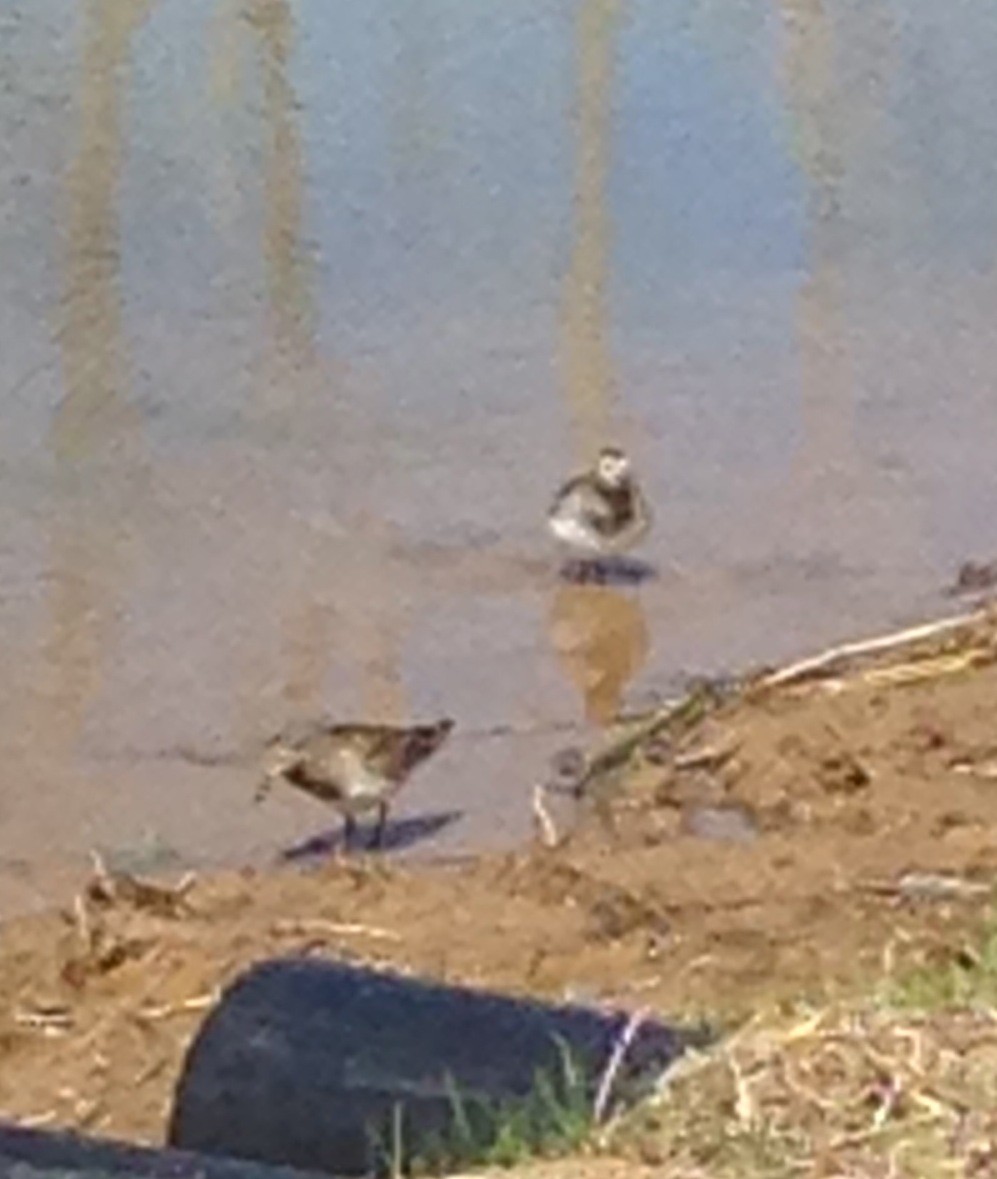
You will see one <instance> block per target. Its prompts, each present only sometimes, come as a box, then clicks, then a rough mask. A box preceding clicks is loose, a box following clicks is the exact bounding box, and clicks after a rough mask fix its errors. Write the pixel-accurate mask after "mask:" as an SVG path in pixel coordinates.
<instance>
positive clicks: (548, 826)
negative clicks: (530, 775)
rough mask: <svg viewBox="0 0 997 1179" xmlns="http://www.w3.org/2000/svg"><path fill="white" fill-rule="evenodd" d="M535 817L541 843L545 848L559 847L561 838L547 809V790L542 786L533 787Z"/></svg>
mask: <svg viewBox="0 0 997 1179" xmlns="http://www.w3.org/2000/svg"><path fill="white" fill-rule="evenodd" d="M533 817H534V819H535V820H536V824H537V829H538V831H539V833H540V842H541V843H542V844H543V845H544V847H551V848H553V847H557V845H558V843H559V842H560V836H559V835H558V833H557V828H556V827H555V826H554V820H553V819H552V818H551V817H550V811H549V810H548V809H547V803H546V790H545V788H544V786H543V785H542V784H540V785H538V786H534V787H533Z"/></svg>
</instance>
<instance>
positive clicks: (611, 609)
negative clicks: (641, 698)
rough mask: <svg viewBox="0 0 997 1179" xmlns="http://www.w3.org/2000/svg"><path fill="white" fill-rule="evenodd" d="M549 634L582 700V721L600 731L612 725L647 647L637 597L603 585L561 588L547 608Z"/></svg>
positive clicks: (645, 623)
mask: <svg viewBox="0 0 997 1179" xmlns="http://www.w3.org/2000/svg"><path fill="white" fill-rule="evenodd" d="M548 633H549V636H550V643H551V646H552V648H553V649H554V653H555V654H556V655H557V657H558V659H559V660H560V662H561V664H562V666H563V667H564V669H565V671H566V672H567V674H568V678H569V679H570V680H571V682H572V683H573V684H574V685H575V687H576V688H577V689H578V690H579V692H580V693H581V695H582V700H583V702H584V707H585V719H586V720H587V721H588V722H589V723H591V724H595V725H598V726H600V727H605V726H607V725H609V724H611V723H612V722H613V720H614V719H615V718H616V717H617V715H618V714H619V711H620V703H621V701H622V699H623V693H624V691H625V690H626V688H627V685H628V684H629V683H630V681H631V680H632V679H633V678H634V676H635V675H636V674H637V673H638V672H639V671H640V669H641V668H642V667H643V665H644V663H645V661H646V659H647V653H648V649H649V646H650V639H649V635H648V629H647V622H646V620H645V618H644V611H643V609H642V608H641V605H640V602H639V600H638V598H637V596H636V594H632V593H626V592H624V591H623V590H621V589H617V588H615V587H613V586H608V585H571V584H568V585H562V586H561V587H559V589H558V591H557V593H556V594H555V596H554V601H553V604H552V606H551V611H550V617H549V620H548Z"/></svg>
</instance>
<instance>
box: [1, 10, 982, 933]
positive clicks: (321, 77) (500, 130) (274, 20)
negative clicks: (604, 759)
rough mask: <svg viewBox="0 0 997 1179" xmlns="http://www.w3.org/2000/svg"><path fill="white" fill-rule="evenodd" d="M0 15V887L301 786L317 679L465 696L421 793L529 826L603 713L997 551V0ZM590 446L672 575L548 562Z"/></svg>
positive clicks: (340, 692)
mask: <svg viewBox="0 0 997 1179" xmlns="http://www.w3.org/2000/svg"><path fill="white" fill-rule="evenodd" d="M3 8H4V11H3V13H2V14H0V143H2V144H3V151H2V152H0V258H2V262H3V265H2V266H0V340H2V344H3V347H2V352H0V399H2V412H3V430H2V431H0V472H2V487H3V495H2V497H0V589H2V593H0V642H2V644H3V650H4V654H5V661H4V666H5V675H4V677H3V682H2V687H0V750H2V755H3V767H4V772H3V777H2V779H0V911H5V912H6V911H12V910H13V909H16V908H19V907H24V906H29V905H35V904H39V903H42V902H44V901H45V899H46V898H48V897H50V896H51V895H53V894H54V892H55V891H57V890H58V889H59V888H60V887H61V886H62V884H63V883H64V882H65V881H66V880H69V879H71V878H72V874H73V873H76V872H78V870H79V860H80V857H81V856H83V855H84V854H85V853H86V852H87V850H88V849H89V848H91V847H102V848H104V849H107V850H111V851H117V852H118V853H119V854H121V852H122V849H124V850H130V851H131V853H132V855H133V856H134V857H136V858H137V859H139V860H141V859H142V858H143V857H144V858H145V859H147V860H149V861H150V862H151V861H157V862H166V861H169V859H170V853H171V852H172V853H173V855H174V857H175V858H176V860H177V862H181V861H182V862H186V863H194V864H204V863H210V862H222V861H225V862H235V861H246V860H248V861H253V862H265V861H266V860H267V859H268V858H269V857H271V856H272V855H274V854H275V853H276V852H278V851H279V850H280V849H281V848H286V847H287V846H288V845H291V844H293V843H294V842H295V841H296V840H300V839H303V838H305V837H307V836H308V835H309V834H313V833H314V832H315V831H316V830H320V829H321V828H322V827H323V826H326V825H327V823H326V819H327V815H326V813H325V812H324V811H322V810H321V809H320V808H318V807H317V806H315V805H313V804H312V803H311V802H310V801H309V800H307V799H303V798H299V797H294V796H292V795H291V794H290V793H287V794H286V795H285V796H284V797H283V798H280V799H278V798H277V797H276V796H275V797H274V800H273V802H272V803H271V804H270V805H269V806H268V807H266V808H254V807H253V806H252V805H251V804H250V797H251V792H252V785H253V768H252V758H253V748H254V745H255V744H256V743H258V742H259V741H260V739H261V738H262V737H264V736H266V735H268V733H269V732H270V731H271V730H272V729H273V728H274V726H276V725H279V724H281V723H282V722H284V721H285V720H286V719H288V718H290V717H300V716H309V715H313V714H318V713H323V712H328V713H331V714H335V715H337V716H344V717H346V716H349V717H380V718H384V719H400V718H403V717H404V718H407V717H415V716H418V717H432V716H434V715H436V714H437V713H441V712H450V713H453V714H454V715H455V716H456V718H457V720H458V722H459V725H460V730H461V732H460V735H459V736H457V737H455V738H454V740H453V741H452V743H451V744H450V746H449V747H448V748H447V749H446V750H445V751H444V752H442V753H441V754H440V755H439V756H438V757H437V758H436V759H434V761H433V762H432V763H430V765H429V766H427V768H426V770H425V772H424V773H423V774H422V775H421V776H420V777H419V778H417V779H416V780H415V781H414V782H413V783H412V785H411V788H410V790H409V791H408V792H407V793H406V794H405V795H404V800H405V801H404V803H401V802H400V805H399V808H398V815H399V817H400V818H401V817H405V818H412V817H415V816H420V815H426V816H430V817H432V816H434V815H437V816H441V818H440V820H439V823H438V824H437V825H438V826H439V831H438V834H437V835H436V836H435V838H434V839H433V840H432V841H429V844H428V845H427V844H426V843H423V844H421V845H417V847H416V848H413V851H416V850H420V851H423V852H424V851H425V850H426V847H427V846H430V847H432V848H433V849H435V850H441V851H448V852H450V851H459V850H466V849H469V848H475V847H481V846H497V845H508V844H510V843H512V842H515V841H516V840H519V839H521V838H522V837H523V835H524V833H525V832H526V831H527V830H528V829H529V802H528V800H529V797H530V792H531V788H532V786H533V784H534V783H535V782H536V781H537V780H538V779H539V778H540V777H542V776H544V775H545V774H546V769H547V763H548V760H549V758H550V756H551V754H552V753H553V752H554V751H555V750H557V749H559V748H561V747H563V746H564V745H565V744H566V743H567V744H570V743H571V742H572V741H578V740H584V739H587V738H586V732H587V730H589V729H591V728H592V727H593V726H596V725H598V724H599V723H601V722H603V721H604V720H605V718H607V717H608V716H610V715H611V714H612V713H613V712H615V711H616V710H617V709H618V708H620V707H625V706H629V705H633V704H638V703H640V702H641V701H642V700H644V701H646V700H647V699H648V698H649V696H650V694H651V693H653V692H656V691H657V692H665V693H667V692H668V691H669V690H670V688H671V687H673V686H674V684H675V682H676V678H677V677H678V676H679V675H681V674H682V673H683V672H710V671H718V670H724V669H730V668H736V667H739V666H741V665H743V664H744V663H745V662H746V661H751V660H758V659H763V660H766V661H775V660H777V659H780V658H784V657H788V656H791V655H793V654H797V653H800V652H802V651H804V650H807V649H810V648H812V647H815V646H818V645H820V644H822V643H824V642H831V641H834V640H836V639H839V638H842V637H844V636H846V635H851V634H853V633H855V632H860V631H863V630H866V629H873V628H877V627H882V626H888V625H891V624H893V623H898V622H902V621H905V620H908V619H913V618H916V617H918V616H920V615H922V614H924V613H927V612H930V611H933V610H938V609H939V608H940V607H941V599H940V597H939V587H940V586H941V585H943V584H944V583H945V582H946V581H947V580H948V579H949V578H950V576H951V573H952V570H953V567H954V566H955V564H957V562H958V561H959V560H961V559H963V558H964V557H967V556H990V555H992V554H993V551H994V548H995V547H997V538H995V536H994V524H993V504H994V502H995V494H997V464H995V463H994V462H993V461H992V449H993V439H994V437H995V436H997V397H995V391H997V389H995V386H997V337H995V327H994V325H995V323H997V274H995V270H994V258H995V245H997V202H995V200H994V192H995V175H994V173H995V172H997V73H995V72H994V70H993V61H994V60H995V59H997V10H995V9H994V8H993V6H992V5H989V4H986V3H984V2H983V0H957V2H953V3H950V4H947V5H944V6H943V5H938V4H937V3H934V2H933V0H903V2H902V3H901V0H667V2H666V0H631V2H629V3H628V2H626V0H574V2H572V3H569V2H568V0H501V3H499V2H497V0H496V2H485V0H481V2H480V3H475V4H468V3H466V2H465V0H384V2H383V3H380V4H377V5H359V4H353V3H347V2H346V0H321V2H319V0H214V2H213V3H207V2H206V0H8V2H7V3H6V4H5V5H4V6H3ZM606 439H611V440H616V441H620V442H622V443H623V444H624V445H626V446H627V447H628V448H630V449H631V450H632V452H633V454H634V458H635V462H636V464H637V466H638V468H639V470H640V471H641V472H642V473H643V476H644V480H645V482H646V484H647V489H648V491H649V493H650V495H651V497H652V498H653V500H654V502H655V504H656V508H657V526H656V529H655V532H654V533H653V535H652V538H651V539H650V540H649V542H648V544H647V551H646V556H647V557H648V558H649V559H650V560H651V561H653V562H654V564H655V565H656V566H657V568H658V571H659V576H658V577H657V578H656V579H655V580H653V581H651V582H648V583H645V584H644V585H642V586H640V587H639V588H636V589H619V588H604V589H595V588H591V589H578V588H574V589H572V588H570V587H565V586H564V585H562V584H561V583H559V581H558V578H557V576H556V564H555V562H554V560H553V557H552V554H551V552H550V549H549V547H548V544H547V541H546V538H545V536H544V533H543V528H542V514H543V511H544V509H545V507H546V505H547V502H548V499H549V496H550V493H551V490H552V488H553V487H554V486H555V485H556V483H557V482H558V481H559V480H560V479H561V478H562V477H563V476H564V475H565V474H566V473H567V472H568V471H569V470H570V469H571V468H572V467H573V466H574V465H575V464H577V463H579V462H581V461H584V460H585V459H586V458H587V457H588V455H589V454H590V453H591V451H592V449H593V448H594V447H595V446H597V445H598V444H599V443H600V442H602V441H603V440H606ZM212 756H217V757H220V758H221V759H222V763H223V764H219V765H202V764H197V759H199V758H200V759H210V758H211V757H212ZM192 759H193V760H192ZM240 759H241V761H240ZM453 814H459V815H460V818H459V820H458V821H454V822H450V823H444V819H445V818H446V817H447V816H450V815H453Z"/></svg>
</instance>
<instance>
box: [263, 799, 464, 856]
mask: <svg viewBox="0 0 997 1179" xmlns="http://www.w3.org/2000/svg"><path fill="white" fill-rule="evenodd" d="M463 813H464V812H463V811H438V812H436V813H435V814H430V815H416V816H414V817H413V818H411V819H389V820H388V822H387V823H386V824H385V828H384V837H383V839H382V840H381V842H380V844H379V845H378V846H377V847H370V846H369V841H370V837H371V832H370V829H369V828H366V827H364V828H360V829H359V830H358V832H357V836H356V838H355V839H354V841H353V842H352V843H351V844H350V846H349V848H346V847H345V846H344V841H343V830H342V828H341V827H336V828H334V829H333V830H331V831H321V832H319V834H318V835H312V836H309V838H308V839H305V840H302V842H301V843H296V844H294V845H293V846H291V847H289V848H286V849H285V850H284V851H282V852H280V853H279V855H278V857H277V860H278V862H279V863H281V864H300V863H302V862H306V863H307V862H308V861H309V860H320V859H323V858H324V857H326V856H330V855H332V854H333V853H334V852H337V851H347V850H348V851H350V852H360V853H368V852H395V851H404V850H405V849H406V848H409V847H412V846H414V845H415V844H417V843H422V842H423V840H426V839H432V838H433V836H434V835H438V834H439V833H440V832H441V831H442V830H443V829H444V828H445V827H449V826H450V825H451V824H452V823H456V822H457V820H458V819H460V818H461V817H462V816H463Z"/></svg>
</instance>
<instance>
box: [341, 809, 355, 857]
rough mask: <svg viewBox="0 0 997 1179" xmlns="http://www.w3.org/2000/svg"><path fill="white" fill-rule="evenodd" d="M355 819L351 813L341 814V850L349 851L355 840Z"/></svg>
mask: <svg viewBox="0 0 997 1179" xmlns="http://www.w3.org/2000/svg"><path fill="white" fill-rule="evenodd" d="M356 834H357V821H356V819H354V817H353V816H352V815H344V816H343V851H344V852H346V851H350V850H351V848H352V847H353V844H354V842H355V840H356Z"/></svg>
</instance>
